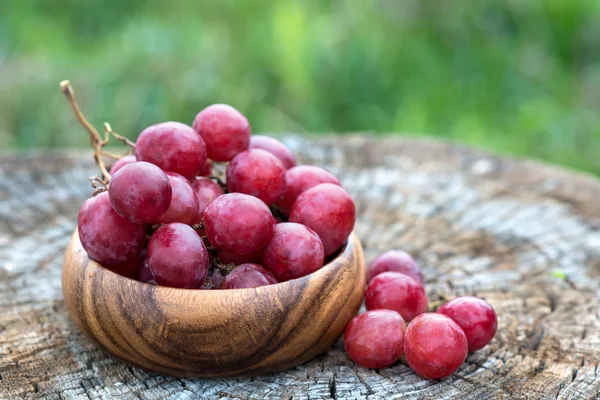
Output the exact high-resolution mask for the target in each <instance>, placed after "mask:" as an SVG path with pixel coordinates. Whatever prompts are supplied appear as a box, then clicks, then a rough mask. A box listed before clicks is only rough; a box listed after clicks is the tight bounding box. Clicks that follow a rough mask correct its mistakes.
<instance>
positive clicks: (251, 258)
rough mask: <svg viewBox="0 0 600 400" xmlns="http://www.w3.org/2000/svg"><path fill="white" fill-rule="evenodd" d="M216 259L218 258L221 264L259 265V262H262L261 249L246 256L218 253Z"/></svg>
mask: <svg viewBox="0 0 600 400" xmlns="http://www.w3.org/2000/svg"><path fill="white" fill-rule="evenodd" d="M217 257H219V260H220V261H221V262H222V263H223V264H234V265H241V264H259V263H260V262H262V257H263V249H260V250H257V251H253V252H252V253H248V254H235V253H227V252H224V251H220V252H219V253H218V254H217Z"/></svg>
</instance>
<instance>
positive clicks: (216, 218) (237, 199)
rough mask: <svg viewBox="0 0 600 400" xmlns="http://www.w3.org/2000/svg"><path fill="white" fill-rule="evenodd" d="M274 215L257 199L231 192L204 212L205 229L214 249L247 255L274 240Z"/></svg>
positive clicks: (214, 201)
mask: <svg viewBox="0 0 600 400" xmlns="http://www.w3.org/2000/svg"><path fill="white" fill-rule="evenodd" d="M273 226H274V223H273V216H272V215H271V211H270V210H269V207H267V206H266V205H265V203H263V202H262V201H260V200H259V199H257V198H256V197H252V196H248V195H246V194H241V193H228V194H224V195H222V196H219V197H217V198H216V199H215V200H213V201H212V203H210V204H209V205H208V207H206V210H205V211H204V229H205V231H206V236H207V237H208V240H209V241H210V243H212V245H213V246H214V247H216V248H217V249H219V250H222V251H226V252H228V253H236V254H248V253H252V252H253V251H257V250H259V249H262V248H263V247H265V246H266V245H267V244H268V243H269V241H270V240H271V238H272V237H273Z"/></svg>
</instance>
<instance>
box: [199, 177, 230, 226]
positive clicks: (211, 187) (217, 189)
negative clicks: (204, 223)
mask: <svg viewBox="0 0 600 400" xmlns="http://www.w3.org/2000/svg"><path fill="white" fill-rule="evenodd" d="M192 188H193V189H194V192H195V193H196V198H197V200H198V213H197V214H198V216H197V220H196V222H197V223H200V221H201V220H202V217H204V210H206V207H207V206H208V205H209V204H210V203H211V202H212V201H213V200H214V199H216V198H217V197H219V196H220V195H222V194H225V192H224V191H223V189H221V186H219V184H217V183H215V182H213V181H212V180H211V179H209V178H204V177H198V178H196V179H194V181H193V182H192Z"/></svg>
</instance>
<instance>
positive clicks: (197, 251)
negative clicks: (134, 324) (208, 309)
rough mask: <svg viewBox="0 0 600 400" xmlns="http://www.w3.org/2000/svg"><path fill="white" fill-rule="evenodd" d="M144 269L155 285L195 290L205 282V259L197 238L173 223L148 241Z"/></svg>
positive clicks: (186, 226)
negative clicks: (148, 269)
mask: <svg viewBox="0 0 600 400" xmlns="http://www.w3.org/2000/svg"><path fill="white" fill-rule="evenodd" d="M148 265H149V266H150V271H152V273H153V274H154V277H155V279H156V282H157V283H158V284H159V285H163V286H172V287H179V288H195V287H197V286H198V284H200V283H201V282H203V281H204V278H206V274H207V273H208V265H209V258H208V252H207V251H206V247H204V243H202V239H200V236H198V235H197V234H196V232H194V230H193V229H192V228H191V227H190V226H188V225H185V224H181V223H178V222H174V223H171V224H166V225H163V226H161V227H160V228H158V229H157V230H156V232H154V234H153V235H152V236H151V237H150V241H149V242H148Z"/></svg>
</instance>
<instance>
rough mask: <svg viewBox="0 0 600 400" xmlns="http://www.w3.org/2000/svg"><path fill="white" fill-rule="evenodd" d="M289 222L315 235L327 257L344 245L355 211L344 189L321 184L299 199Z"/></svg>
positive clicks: (350, 230) (352, 202) (351, 226)
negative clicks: (313, 232)
mask: <svg viewBox="0 0 600 400" xmlns="http://www.w3.org/2000/svg"><path fill="white" fill-rule="evenodd" d="M289 220H290V222H297V223H300V224H303V225H306V226H308V227H309V228H311V229H312V230H313V231H315V232H317V234H318V235H319V237H320V238H321V241H322V242H323V248H324V249H325V256H326V257H327V256H329V255H331V254H333V253H335V252H336V251H337V250H338V249H339V248H340V247H341V246H342V245H344V244H345V243H346V242H347V240H348V236H349V235H350V233H352V229H353V228H354V222H355V221H356V207H355V205H354V201H352V197H350V195H349V194H348V193H347V192H346V191H345V190H344V189H342V188H341V187H339V186H337V185H334V184H331V183H322V184H320V185H317V186H315V187H313V188H312V189H309V190H307V191H305V192H304V193H302V194H300V196H298V198H297V199H296V202H295V203H294V206H293V207H292V212H291V213H290V218H289Z"/></svg>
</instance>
